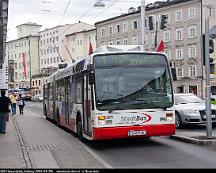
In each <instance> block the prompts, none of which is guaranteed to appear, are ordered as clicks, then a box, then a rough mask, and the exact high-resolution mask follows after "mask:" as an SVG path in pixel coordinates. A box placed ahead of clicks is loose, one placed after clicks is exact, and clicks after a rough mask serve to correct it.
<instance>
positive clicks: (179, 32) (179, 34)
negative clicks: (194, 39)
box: [176, 28, 183, 40]
mask: <svg viewBox="0 0 216 173" xmlns="http://www.w3.org/2000/svg"><path fill="white" fill-rule="evenodd" d="M176 40H183V29H182V28H177V29H176Z"/></svg>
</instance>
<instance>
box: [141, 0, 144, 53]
mask: <svg viewBox="0 0 216 173" xmlns="http://www.w3.org/2000/svg"><path fill="white" fill-rule="evenodd" d="M141 38H142V40H141V42H142V43H141V45H142V51H144V50H145V0H141Z"/></svg>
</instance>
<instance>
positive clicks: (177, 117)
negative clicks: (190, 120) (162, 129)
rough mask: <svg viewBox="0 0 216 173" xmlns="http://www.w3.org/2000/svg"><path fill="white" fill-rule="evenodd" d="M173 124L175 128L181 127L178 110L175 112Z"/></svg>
mask: <svg viewBox="0 0 216 173" xmlns="http://www.w3.org/2000/svg"><path fill="white" fill-rule="evenodd" d="M175 125H176V128H177V129H180V128H182V127H183V123H182V120H181V116H180V115H179V113H178V112H175Z"/></svg>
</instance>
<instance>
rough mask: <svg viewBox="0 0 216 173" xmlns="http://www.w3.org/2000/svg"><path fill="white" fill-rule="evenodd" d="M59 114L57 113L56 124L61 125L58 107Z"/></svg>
mask: <svg viewBox="0 0 216 173" xmlns="http://www.w3.org/2000/svg"><path fill="white" fill-rule="evenodd" d="M56 112H57V114H56V125H57V126H60V114H59V110H58V109H57V111H56Z"/></svg>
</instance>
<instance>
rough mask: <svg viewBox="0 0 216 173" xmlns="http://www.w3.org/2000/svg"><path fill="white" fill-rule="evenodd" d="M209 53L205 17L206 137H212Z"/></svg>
mask: <svg viewBox="0 0 216 173" xmlns="http://www.w3.org/2000/svg"><path fill="white" fill-rule="evenodd" d="M209 58H210V55H209V19H208V18H207V19H205V72H206V88H205V89H206V90H205V91H206V133H207V138H208V139H210V138H212V119H211V100H210V97H211V88H210V59H209Z"/></svg>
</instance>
